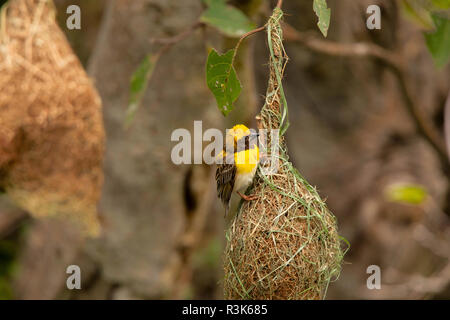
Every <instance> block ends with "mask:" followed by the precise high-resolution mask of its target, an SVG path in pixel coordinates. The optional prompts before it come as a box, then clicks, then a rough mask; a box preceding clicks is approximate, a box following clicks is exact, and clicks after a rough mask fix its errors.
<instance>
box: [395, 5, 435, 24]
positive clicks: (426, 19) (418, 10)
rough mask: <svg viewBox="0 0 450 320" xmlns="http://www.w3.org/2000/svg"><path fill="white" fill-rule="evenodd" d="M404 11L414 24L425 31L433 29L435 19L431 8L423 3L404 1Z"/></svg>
mask: <svg viewBox="0 0 450 320" xmlns="http://www.w3.org/2000/svg"><path fill="white" fill-rule="evenodd" d="M402 7H403V11H404V12H405V13H406V15H407V17H409V18H410V19H411V20H412V21H413V22H415V23H416V24H417V25H419V26H420V27H422V28H423V29H425V30H431V29H433V27H434V26H433V19H432V18H431V12H430V10H429V8H427V6H426V5H425V3H423V2H419V1H417V0H403V1H402Z"/></svg>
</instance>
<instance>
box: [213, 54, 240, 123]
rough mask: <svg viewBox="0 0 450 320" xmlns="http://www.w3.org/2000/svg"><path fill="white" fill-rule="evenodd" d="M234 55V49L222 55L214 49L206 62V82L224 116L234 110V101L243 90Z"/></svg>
mask: <svg viewBox="0 0 450 320" xmlns="http://www.w3.org/2000/svg"><path fill="white" fill-rule="evenodd" d="M233 55H234V50H230V51H228V52H226V53H224V54H222V55H220V54H219V53H217V51H216V50H214V49H212V50H211V51H210V52H209V55H208V61H207V62H206V83H207V85H208V88H209V89H210V90H211V92H212V93H213V94H214V97H215V98H216V101H217V106H218V107H219V110H220V111H221V112H222V113H223V115H224V116H226V115H227V114H228V113H229V112H230V111H231V110H233V102H234V101H236V99H237V98H238V97H239V95H240V93H241V90H242V87H241V83H240V82H239V79H238V77H237V75H236V71H235V70H234V68H233V65H232V63H233Z"/></svg>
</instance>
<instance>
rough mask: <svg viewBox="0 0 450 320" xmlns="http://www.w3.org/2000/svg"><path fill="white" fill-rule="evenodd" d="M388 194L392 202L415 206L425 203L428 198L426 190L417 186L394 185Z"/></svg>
mask: <svg viewBox="0 0 450 320" xmlns="http://www.w3.org/2000/svg"><path fill="white" fill-rule="evenodd" d="M386 194H387V197H388V199H389V200H390V201H393V202H400V203H409V204H415V205H418V204H421V203H423V201H424V200H425V198H426V197H427V191H426V190H425V188H424V187H423V186H421V185H416V184H402V185H394V186H391V187H389V188H388V190H387V193H386Z"/></svg>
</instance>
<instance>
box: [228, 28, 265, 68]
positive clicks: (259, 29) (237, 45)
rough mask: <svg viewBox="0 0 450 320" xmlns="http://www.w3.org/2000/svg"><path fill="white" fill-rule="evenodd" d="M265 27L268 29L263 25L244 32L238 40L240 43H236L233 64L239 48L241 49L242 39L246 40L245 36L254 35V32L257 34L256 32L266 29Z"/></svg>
mask: <svg viewBox="0 0 450 320" xmlns="http://www.w3.org/2000/svg"><path fill="white" fill-rule="evenodd" d="M265 29H266V25H263V26H261V27H259V28H256V29H253V30H251V31H249V32H247V33H244V34H243V35H242V36H241V37H240V38H239V41H238V43H237V44H236V47H234V54H233V59H232V60H231V64H234V59H235V58H236V53H237V51H238V49H239V46H240V45H241V43H242V41H244V39H245V38H247V37H249V36H251V35H253V34H255V33H258V32H260V31H263V30H265Z"/></svg>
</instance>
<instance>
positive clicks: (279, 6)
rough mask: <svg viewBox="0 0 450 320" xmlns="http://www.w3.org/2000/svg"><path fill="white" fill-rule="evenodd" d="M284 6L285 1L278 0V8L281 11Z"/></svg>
mask: <svg viewBox="0 0 450 320" xmlns="http://www.w3.org/2000/svg"><path fill="white" fill-rule="evenodd" d="M282 6H283V0H278V3H277V8H278V9H281V7H282Z"/></svg>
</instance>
